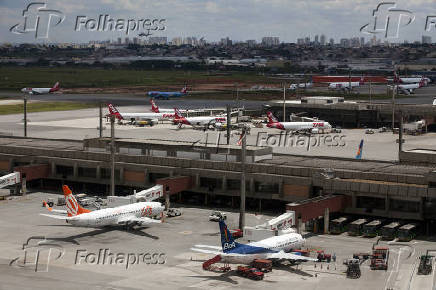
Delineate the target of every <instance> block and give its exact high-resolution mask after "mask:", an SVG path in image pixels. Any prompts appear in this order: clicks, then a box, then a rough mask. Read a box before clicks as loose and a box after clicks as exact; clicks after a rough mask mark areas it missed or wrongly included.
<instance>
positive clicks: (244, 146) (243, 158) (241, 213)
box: [239, 127, 247, 230]
mask: <svg viewBox="0 0 436 290" xmlns="http://www.w3.org/2000/svg"><path fill="white" fill-rule="evenodd" d="M246 136H247V134H246V128H245V127H243V128H242V140H241V141H242V149H241V201H240V203H241V204H240V211H239V229H241V230H244V227H245V185H246V182H245V162H246V149H247V138H246Z"/></svg>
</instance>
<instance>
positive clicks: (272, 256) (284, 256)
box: [266, 251, 318, 262]
mask: <svg viewBox="0 0 436 290" xmlns="http://www.w3.org/2000/svg"><path fill="white" fill-rule="evenodd" d="M266 258H267V259H275V260H294V261H297V260H298V261H313V262H317V261H318V259H315V258H311V257H305V256H300V255H295V254H292V253H285V252H283V251H281V252H278V253H271V254H268V255H267V257H266Z"/></svg>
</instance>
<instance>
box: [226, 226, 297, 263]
mask: <svg viewBox="0 0 436 290" xmlns="http://www.w3.org/2000/svg"><path fill="white" fill-rule="evenodd" d="M303 245H304V239H303V237H302V236H301V235H300V234H297V233H290V234H285V235H281V236H274V237H271V238H267V239H264V240H261V241H259V242H252V243H249V244H247V246H248V247H247V249H249V250H248V251H247V252H246V253H243V254H244V255H237V256H233V255H231V253H232V251H229V252H228V253H229V254H230V255H226V254H225V253H223V254H222V255H221V258H222V260H223V261H224V262H227V263H230V264H249V263H250V262H252V261H253V260H254V259H266V258H267V256H268V254H271V253H274V252H280V251H284V252H290V251H292V250H295V249H300V248H301V247H302V246H303ZM243 248H244V247H243ZM243 248H242V251H244V250H243ZM240 252H241V249H238V253H240Z"/></svg>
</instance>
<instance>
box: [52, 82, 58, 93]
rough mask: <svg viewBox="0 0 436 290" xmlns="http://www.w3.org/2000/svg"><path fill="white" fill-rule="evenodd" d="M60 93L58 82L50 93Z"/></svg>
mask: <svg viewBox="0 0 436 290" xmlns="http://www.w3.org/2000/svg"><path fill="white" fill-rule="evenodd" d="M56 91H59V82H56V83H55V84H54V86H53V87H52V88H51V89H50V93H52V92H56Z"/></svg>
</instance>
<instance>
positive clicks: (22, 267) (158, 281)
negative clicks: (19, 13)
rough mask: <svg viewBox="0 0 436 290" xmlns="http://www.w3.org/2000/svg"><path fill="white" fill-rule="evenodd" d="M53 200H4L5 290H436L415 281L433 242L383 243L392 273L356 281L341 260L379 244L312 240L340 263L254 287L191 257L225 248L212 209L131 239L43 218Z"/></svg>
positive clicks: (1, 255)
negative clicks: (149, 258) (203, 248)
mask: <svg viewBox="0 0 436 290" xmlns="http://www.w3.org/2000/svg"><path fill="white" fill-rule="evenodd" d="M48 197H54V198H56V195H53V194H48V193H40V192H37V193H30V194H27V195H26V196H23V197H17V198H15V199H12V200H4V201H0V229H1V230H0V232H1V233H2V235H1V236H2V238H1V240H0V281H1V284H0V289H8V290H9V289H48V288H53V287H58V288H62V289H84V288H86V289H211V288H214V289H234V288H238V289H265V288H266V287H268V288H273V289H285V288H286V289H289V288H293V289H388V288H392V289H432V287H433V285H434V280H435V271H433V272H432V273H431V274H430V275H428V276H418V275H416V271H417V263H418V259H417V258H418V257H419V256H420V255H421V254H422V253H424V252H425V251H426V250H427V249H429V248H432V247H434V246H433V245H434V242H432V241H428V240H420V239H417V240H412V241H411V242H409V243H396V242H380V243H379V245H380V246H388V247H389V248H390V259H389V268H388V270H387V271H383V270H381V271H380V270H379V271H374V270H370V269H369V261H365V262H364V263H363V264H362V266H361V270H362V277H361V278H360V279H355V280H353V279H348V278H346V276H345V270H346V266H344V265H343V264H342V262H343V260H344V259H348V258H351V257H352V254H353V253H356V252H370V251H371V248H372V245H373V244H374V243H375V242H376V240H377V239H376V238H371V239H367V238H363V237H350V236H348V235H347V234H346V233H344V234H341V235H339V236H333V235H313V234H307V235H305V238H306V244H305V247H307V248H309V249H311V250H313V252H312V256H315V252H314V251H316V250H324V251H326V252H327V253H330V254H335V255H336V257H337V259H336V262H331V263H326V262H323V263H320V262H317V263H314V262H309V263H303V264H300V265H298V266H290V265H287V264H286V263H284V264H283V265H282V266H279V267H276V268H274V269H273V271H272V272H270V273H266V274H265V278H264V280H263V281H252V280H249V279H247V278H243V277H239V276H238V275H237V274H236V272H235V271H234V269H235V268H236V265H231V266H232V269H233V270H232V271H230V272H227V273H216V272H210V271H204V270H203V269H202V266H201V265H202V263H203V261H205V260H207V259H209V258H211V257H212V256H213V255H212V256H211V255H206V254H198V253H194V252H192V251H191V250H190V248H191V247H192V246H193V245H195V244H205V245H214V246H219V245H220V241H219V239H220V237H219V229H218V224H217V223H215V222H211V221H209V220H208V215H209V214H210V212H211V209H207V208H194V207H191V206H186V205H185V206H184V205H174V204H173V205H172V206H178V207H181V209H182V211H183V214H182V216H180V217H176V218H167V219H166V220H165V222H164V223H162V224H156V225H153V226H152V227H149V228H141V229H136V230H134V231H130V232H127V231H125V230H124V229H123V228H107V229H92V228H78V227H73V226H70V225H68V224H65V223H64V222H63V221H62V220H55V219H50V218H48V217H44V216H41V215H39V214H40V213H46V210H45V209H44V208H43V207H42V205H41V204H42V200H45V199H47V198H48ZM224 211H225V212H226V214H227V215H228V219H227V223H228V225H229V228H235V227H237V224H238V223H237V221H238V215H239V214H238V213H235V212H229V211H228V210H225V209H224ZM269 218H271V216H269V215H263V214H259V213H258V214H254V213H248V214H247V218H246V220H247V225H256V224H261V223H263V222H265V221H266V220H267V219H269ZM30 237H36V238H35V239H32V240H29V243H28V245H25V246H24V248H26V252H27V256H26V257H27V263H26V264H24V263H23V262H24V251H23V244H26V241H28V239H29V238H30ZM239 241H240V242H244V241H243V240H239ZM38 249H39V250H40V251H39V260H38V263H37V265H38V266H37V267H36V264H35V257H36V253H37V250H38ZM48 249H51V252H49V250H48ZM105 252H106V253H107V254H109V253H112V254H114V255H115V254H117V255H118V254H120V255H121V257H126V256H127V255H129V254H131V258H132V257H133V256H135V255H139V254H146V253H149V254H151V253H153V254H154V253H158V254H162V255H161V256H160V257H162V260H160V262H162V261H164V263H160V262H159V263H158V264H152V263H148V264H147V263H146V262H144V260H140V259H138V262H137V263H135V264H129V265H127V263H126V261H125V260H126V259H125V260H123V261H122V259H121V260H119V261H118V262H117V263H115V262H114V261H115V260H112V262H111V260H110V259H109V258H103V255H104V253H105ZM99 253H100V258H97V261H96V260H95V258H96V257H98V255H99ZM92 254H95V255H94V260H93V256H92ZM138 257H139V256H138ZM131 261H133V258H132V259H131Z"/></svg>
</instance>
